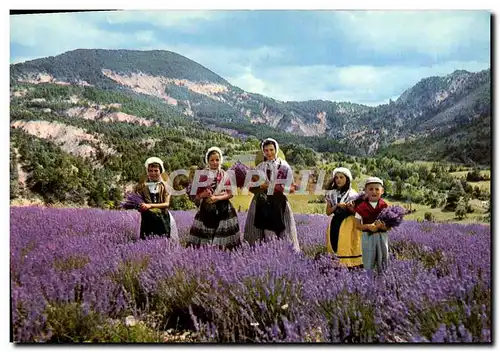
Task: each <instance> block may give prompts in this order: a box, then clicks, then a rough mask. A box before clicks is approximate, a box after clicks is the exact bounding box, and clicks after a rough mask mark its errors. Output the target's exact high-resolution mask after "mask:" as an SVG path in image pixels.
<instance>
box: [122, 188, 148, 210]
mask: <svg viewBox="0 0 500 352" xmlns="http://www.w3.org/2000/svg"><path fill="white" fill-rule="evenodd" d="M142 203H144V198H142V196H141V195H140V194H139V193H135V192H134V193H127V194H126V195H125V200H124V201H122V202H121V203H120V207H122V208H124V209H139V205H141V204H142Z"/></svg>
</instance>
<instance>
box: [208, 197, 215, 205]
mask: <svg viewBox="0 0 500 352" xmlns="http://www.w3.org/2000/svg"><path fill="white" fill-rule="evenodd" d="M206 202H207V203H208V204H212V203H215V202H217V198H216V196H210V197H208V198H207V200H206Z"/></svg>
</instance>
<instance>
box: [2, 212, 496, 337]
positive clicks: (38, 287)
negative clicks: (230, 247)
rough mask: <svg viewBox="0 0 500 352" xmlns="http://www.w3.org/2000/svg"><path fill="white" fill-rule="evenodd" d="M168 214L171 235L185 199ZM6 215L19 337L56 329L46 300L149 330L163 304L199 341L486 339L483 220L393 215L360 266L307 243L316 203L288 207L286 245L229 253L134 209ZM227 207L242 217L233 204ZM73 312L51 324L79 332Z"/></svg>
mask: <svg viewBox="0 0 500 352" xmlns="http://www.w3.org/2000/svg"><path fill="white" fill-rule="evenodd" d="M172 213H173V216H174V217H175V219H176V221H177V225H178V227H179V230H180V231H179V232H180V236H181V242H182V238H183V237H185V236H186V235H187V233H188V230H189V226H190V225H191V223H192V221H193V218H194V212H188V211H177V212H175V211H174V212H172ZM10 216H11V219H10V220H11V222H10V223H11V237H10V241H11V258H10V259H11V261H10V265H11V297H12V301H11V302H12V309H13V314H12V315H13V317H12V326H13V330H14V340H15V341H18V342H33V341H39V342H43V341H60V340H61V337H60V336H62V333H61V331H60V329H61V322H60V321H58V320H57V319H59V318H57V319H56V318H55V315H54V314H53V313H51V312H53V311H54V309H56V308H58V307H59V308H60V307H68V306H71V307H77V308H76V309H77V311H78V315H77V317H78V319H80V320H82V319H83V318H82V317H89V316H98V317H102V318H103V320H101V321H109V320H115V321H124V320H125V318H126V317H127V316H130V315H133V316H135V317H136V318H137V319H138V320H143V321H144V322H146V320H147V319H146V317H148V316H151V315H153V314H155V315H156V316H157V317H159V318H158V320H157V324H156V325H155V326H154V329H160V330H161V329H164V328H166V326H167V325H169V324H170V323H171V320H172V319H173V318H172V317H173V316H174V315H175V316H176V317H177V318H179V317H181V318H182V319H184V321H185V323H183V324H184V327H183V328H184V329H193V330H196V332H197V334H198V335H197V336H198V337H197V338H198V340H199V341H208V342H213V341H218V342H311V341H313V342H352V343H355V342H423V343H425V342H491V281H490V267H491V262H490V259H491V256H490V242H491V237H490V227H489V226H483V225H457V224H433V223H418V222H411V221H403V223H402V224H401V225H400V226H399V227H397V228H395V229H393V230H392V231H391V232H390V233H389V234H390V243H391V244H390V246H391V248H390V252H391V261H390V267H389V269H388V270H387V271H386V273H385V274H383V275H381V276H376V277H369V276H368V275H367V274H366V273H365V272H364V271H363V270H354V271H348V270H346V269H344V268H342V267H340V266H339V265H338V263H337V261H336V260H335V259H334V258H333V259H332V258H331V257H330V256H328V255H326V254H324V255H316V256H315V255H314V254H315V253H316V252H319V253H324V252H325V251H324V249H323V247H324V241H325V230H326V228H327V225H328V221H329V219H328V218H327V217H326V216H322V215H301V214H297V215H296V216H295V218H296V222H297V227H298V234H299V241H300V245H301V248H302V250H303V251H302V252H301V253H299V254H297V253H295V252H294V250H293V248H292V247H291V245H290V244H288V243H286V242H284V241H272V242H268V243H265V244H263V245H257V246H255V247H250V246H247V245H244V246H243V247H242V248H240V249H238V250H236V251H233V252H223V251H219V250H216V249H212V248H203V249H190V248H189V249H188V248H184V247H183V246H182V245H180V244H176V243H170V242H169V240H167V239H152V240H147V241H142V240H139V239H138V237H139V236H138V235H139V233H138V232H139V213H138V212H136V211H104V210H96V209H49V208H39V207H26V208H11V211H10ZM238 217H239V220H240V224H241V227H242V228H243V227H244V223H245V220H246V214H244V213H240V214H239V215H238ZM75 319H76V318H75ZM182 319H181V320H182ZM73 323H74V324H76V325H75V326H76V327H78V326H79V328H78V329H79V330H78V329H77V328H75V329H74V330H71V329H72V328H71V327H72V326H73V325H71V324H73ZM73 323H71V322H70V323H68V322H66V323H65V324H64V325H65V326H66V330H65V335H64V336H69V338H68V339H69V340H71V341H78V340H79V336H78V334H81V330H82V328H81V323H77V322H73ZM78 324H80V325H78ZM151 328H153V327H151ZM68 329H70V330H68ZM82 339H83V338H82Z"/></svg>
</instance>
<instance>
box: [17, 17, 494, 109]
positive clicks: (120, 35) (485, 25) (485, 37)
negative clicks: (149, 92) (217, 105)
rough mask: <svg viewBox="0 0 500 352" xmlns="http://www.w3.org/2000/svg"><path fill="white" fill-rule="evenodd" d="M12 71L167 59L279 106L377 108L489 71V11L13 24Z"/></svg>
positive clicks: (41, 19) (46, 20)
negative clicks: (81, 59) (462, 74)
mask: <svg viewBox="0 0 500 352" xmlns="http://www.w3.org/2000/svg"><path fill="white" fill-rule="evenodd" d="M10 30H11V34H10V50H11V52H10V62H11V63H17V62H22V61H25V60H30V59H34V58H40V57H46V56H54V55H58V54H61V53H63V52H66V51H69V50H73V49H77V48H107V49H139V50H152V49H164V50H171V51H174V52H177V53H179V54H181V55H184V56H186V57H188V58H190V59H192V60H194V61H196V62H199V63H200V64H202V65H204V66H205V67H207V68H209V69H210V70H212V71H214V72H215V73H217V74H219V75H220V76H222V77H223V78H225V79H226V80H228V81H229V82H230V83H232V84H234V85H236V86H238V87H240V88H242V89H244V90H247V91H250V92H255V93H260V94H264V95H267V96H270V97H273V98H275V99H279V100H309V99H326V100H332V101H350V102H354V103H361V104H368V105H378V104H382V103H386V102H387V101H388V100H389V99H395V98H397V97H398V96H399V95H400V94H401V93H402V92H403V91H404V90H405V89H408V88H410V87H411V86H413V85H414V84H416V83H417V82H418V81H419V80H420V79H422V78H425V77H429V76H434V75H438V76H442V75H446V74H449V73H451V72H453V71H454V70H457V69H465V70H468V71H473V72H476V71H480V70H482V69H486V68H489V67H490V13H489V12H487V11H457V10H454V11H452V10H450V11H331V10H329V11H291V10H280V11H167V10H163V11H118V12H89V13H62V14H42V15H18V16H10Z"/></svg>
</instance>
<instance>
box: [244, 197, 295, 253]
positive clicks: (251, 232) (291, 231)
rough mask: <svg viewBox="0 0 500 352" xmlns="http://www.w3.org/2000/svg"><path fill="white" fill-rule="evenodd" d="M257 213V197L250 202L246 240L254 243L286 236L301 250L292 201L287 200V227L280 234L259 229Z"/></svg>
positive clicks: (284, 219) (285, 222)
mask: <svg viewBox="0 0 500 352" xmlns="http://www.w3.org/2000/svg"><path fill="white" fill-rule="evenodd" d="M255 213H256V198H255V196H254V198H253V199H252V202H251V203H250V208H249V209H248V215H247V221H246V223H245V232H244V236H243V238H244V240H245V241H247V242H248V243H249V244H251V245H253V244H255V243H256V242H259V241H267V240H269V239H271V238H276V237H278V238H284V239H286V240H287V241H288V242H290V243H291V244H292V245H293V248H294V249H295V250H296V251H300V245H299V240H298V236H297V226H296V225H295V219H294V217H293V212H292V208H291V207H290V203H289V202H288V201H287V202H286V206H285V212H284V215H283V222H284V225H285V229H284V230H283V231H282V232H280V233H279V234H277V233H275V232H274V231H270V230H265V229H259V228H257V227H255Z"/></svg>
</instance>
